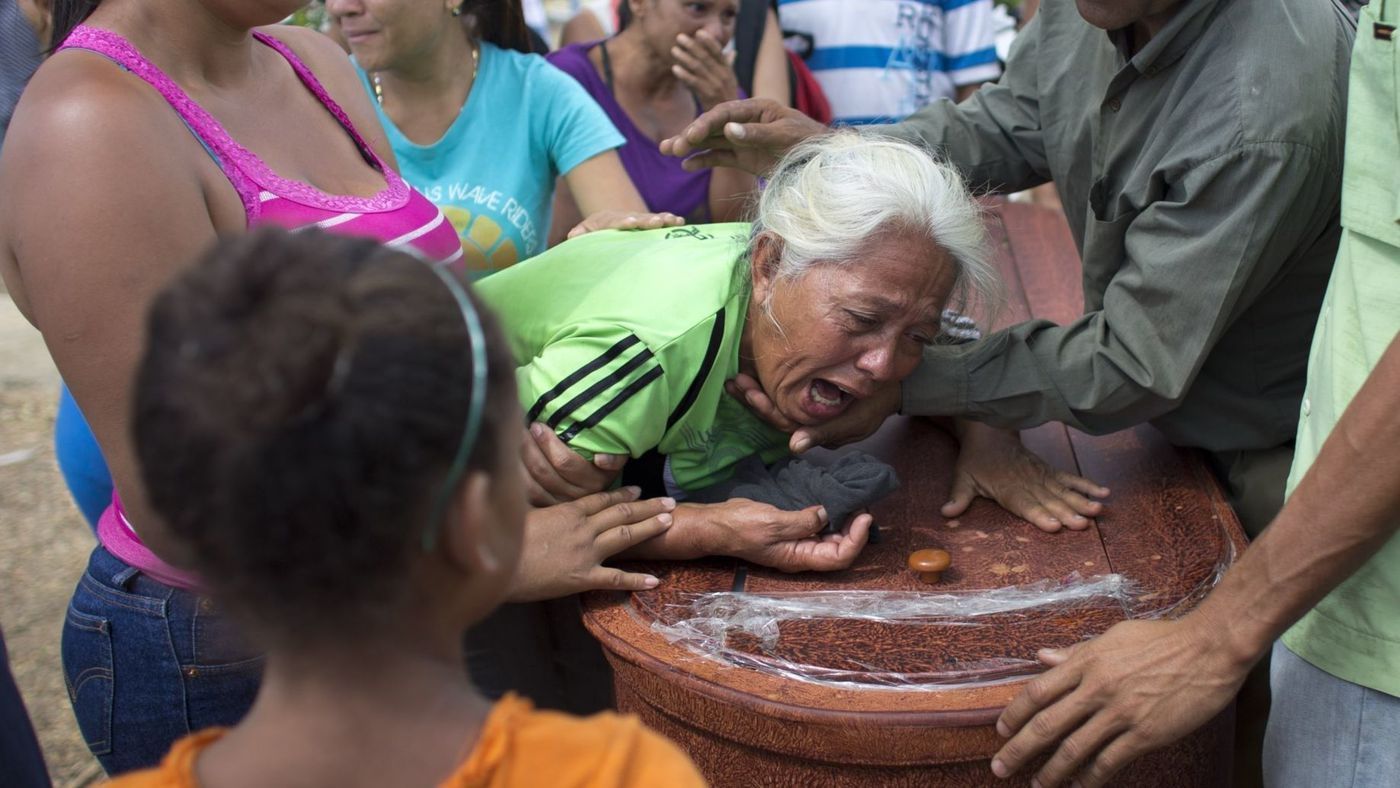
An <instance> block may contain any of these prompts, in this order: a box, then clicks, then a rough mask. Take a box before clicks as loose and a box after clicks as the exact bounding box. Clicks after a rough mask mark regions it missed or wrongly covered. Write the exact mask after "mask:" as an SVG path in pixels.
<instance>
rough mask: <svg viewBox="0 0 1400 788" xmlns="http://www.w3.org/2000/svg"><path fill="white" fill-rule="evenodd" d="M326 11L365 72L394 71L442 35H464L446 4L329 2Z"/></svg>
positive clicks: (434, 0)
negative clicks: (405, 60) (401, 63)
mask: <svg viewBox="0 0 1400 788" xmlns="http://www.w3.org/2000/svg"><path fill="white" fill-rule="evenodd" d="M326 11H327V12H328V13H329V14H330V15H331V18H332V19H334V20H335V21H336V23H338V24H339V25H340V32H341V35H342V36H343V37H344V39H345V43H346V44H348V45H349V47H350V54H352V55H354V56H355V60H356V61H358V62H359V64H360V67H361V68H363V69H364V70H366V71H383V70H386V69H392V68H394V67H395V66H396V65H397V64H398V63H400V62H402V61H403V60H404V59H405V58H411V57H413V56H414V55H415V54H418V53H422V52H426V51H429V50H431V48H432V47H433V46H434V44H435V43H436V39H437V38H438V37H440V36H443V35H461V34H462V33H461V30H460V20H459V19H458V18H457V17H453V16H452V11H451V4H449V3H448V2H446V0H327V1H326Z"/></svg>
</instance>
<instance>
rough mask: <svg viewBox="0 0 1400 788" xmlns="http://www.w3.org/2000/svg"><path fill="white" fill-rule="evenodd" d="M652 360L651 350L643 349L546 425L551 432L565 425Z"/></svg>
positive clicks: (568, 405)
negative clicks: (581, 409)
mask: <svg viewBox="0 0 1400 788" xmlns="http://www.w3.org/2000/svg"><path fill="white" fill-rule="evenodd" d="M650 359H651V349H650V348H642V352H640V353H638V354H637V355H635V356H633V357H632V358H630V359H628V361H627V363H626V364H623V365H622V366H620V367H618V368H617V369H616V370H614V371H613V372H611V373H609V374H607V375H606V376H604V377H603V379H602V380H599V381H598V382H596V383H594V384H593V385H591V386H589V387H588V388H586V389H584V390H583V391H582V392H581V393H580V394H579V395H578V396H576V397H574V398H573V399H571V400H569V401H568V402H566V403H564V404H563V405H561V406H560V407H559V409H558V410H556V411H554V415H553V416H550V417H549V421H547V422H545V423H546V424H548V425H549V428H550V429H551V430H552V429H557V428H558V427H559V425H560V424H561V423H563V421H564V419H566V418H568V417H570V416H572V415H573V414H574V411H577V410H578V409H579V408H580V407H582V406H583V405H584V404H585V403H587V402H589V401H590V400H592V399H593V398H594V397H596V396H598V395H599V394H602V393H603V392H604V391H607V390H608V389H610V388H612V387H613V386H616V385H617V384H619V383H621V382H622V381H624V380H626V379H627V376H628V375H631V374H632V373H633V372H634V371H635V370H636V369H637V367H640V366H641V365H642V364H645V363H646V362H647V361H648V360H650Z"/></svg>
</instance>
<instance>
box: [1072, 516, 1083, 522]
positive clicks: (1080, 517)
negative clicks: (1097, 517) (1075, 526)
mask: <svg viewBox="0 0 1400 788" xmlns="http://www.w3.org/2000/svg"><path fill="white" fill-rule="evenodd" d="M1074 521H1075V522H1076V523H1082V522H1084V515H1082V514H1076V515H1075V516H1074Z"/></svg>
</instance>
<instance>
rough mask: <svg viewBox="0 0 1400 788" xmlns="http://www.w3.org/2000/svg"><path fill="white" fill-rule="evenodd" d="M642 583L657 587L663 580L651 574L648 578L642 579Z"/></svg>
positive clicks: (648, 586)
mask: <svg viewBox="0 0 1400 788" xmlns="http://www.w3.org/2000/svg"><path fill="white" fill-rule="evenodd" d="M642 585H644V586H646V587H647V588H656V587H657V586H659V585H661V581H660V580H658V579H656V578H654V577H652V576H651V575H647V576H646V578H645V579H643V580H642Z"/></svg>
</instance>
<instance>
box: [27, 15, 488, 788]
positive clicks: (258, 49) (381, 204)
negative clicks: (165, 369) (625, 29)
mask: <svg viewBox="0 0 1400 788" xmlns="http://www.w3.org/2000/svg"><path fill="white" fill-rule="evenodd" d="M303 4H304V0H264V2H259V3H249V2H245V1H244V0H104V1H103V2H101V4H100V5H98V4H97V3H95V2H91V0H58V1H57V2H55V3H54V38H55V43H57V42H64V43H63V46H62V47H61V48H60V49H59V51H57V52H56V54H54V55H53V56H52V57H51V58H50V59H49V60H48V62H46V63H45V64H44V66H43V67H41V68H40V69H39V71H38V73H37V74H36V75H35V77H34V79H33V80H32V82H31V83H30V86H29V88H28V90H27V92H26V94H25V96H24V98H23V99H22V101H21V103H20V106H19V108H18V109H17V111H16V114H15V118H14V121H13V123H12V125H11V126H10V130H9V134H8V136H7V138H6V144H5V149H4V156H3V157H0V205H3V206H4V210H3V211H0V274H3V276H4V279H5V282H6V284H7V286H8V288H9V291H10V294H11V295H12V296H13V297H14V299H15V302H16V303H17V304H18V306H19V308H20V309H21V311H22V312H23V313H24V314H25V316H26V317H28V318H29V319H30V321H31V322H33V323H34V324H35V325H36V326H37V327H38V328H39V330H40V331H42V332H43V334H44V337H45V340H46V342H47V344H48V346H49V349H50V352H51V353H52V354H53V357H54V361H55V362H56V364H57V366H58V368H59V371H60V373H61V374H62V375H63V378H64V379H65V380H66V381H67V382H68V384H69V386H70V387H71V389H72V391H73V393H74V395H75V397H76V398H77V400H78V402H79V404H80V405H81V406H82V408H83V412H84V414H85V415H87V417H88V420H89V422H90V423H91V425H92V428H93V432H94V433H95V434H96V436H97V438H98V442H99V443H100V444H101V447H102V452H103V454H104V456H105V457H106V459H107V462H108V464H109V466H110V467H111V470H112V475H113V478H114V480H115V482H116V488H117V490H118V491H119V493H118V495H116V496H114V500H113V505H112V506H111V507H110V508H109V509H108V510H107V512H106V513H104V515H103V516H102V519H101V522H100V526H99V539H100V541H101V545H100V546H99V547H98V548H97V549H96V550H95V551H94V553H93V556H92V559H91V561H90V563H89V568H88V571H87V573H86V574H85V575H84V576H83V578H82V579H81V581H80V582H79V585H78V589H77V591H76V592H75V595H74V598H73V601H72V603H71V604H70V607H69V611H68V617H67V622H66V625H65V632H64V643H63V656H64V668H65V672H66V673H67V675H68V679H69V680H68V687H69V694H70V699H71V700H72V701H73V704H74V709H75V712H76V714H77V717H78V721H79V726H80V728H81V729H82V731H83V734H84V738H85V739H86V740H87V743H88V745H89V747H90V748H91V749H92V751H93V753H94V754H95V755H97V756H98V758H99V760H100V761H101V762H102V765H103V766H104V768H106V769H107V770H108V772H110V773H116V772H120V771H126V770H128V769H132V768H137V767H142V766H149V765H153V764H154V763H155V762H156V761H157V759H158V758H159V757H160V755H161V754H162V753H163V752H164V751H165V750H166V749H167V748H168V746H169V744H170V743H171V742H172V741H174V740H175V739H177V738H179V737H181V736H183V735H185V734H186V733H188V732H190V731H192V730H197V729H199V728H203V727H206V726H209V725H227V724H231V723H233V722H235V721H237V719H239V718H240V717H241V716H242V715H243V713H244V712H245V711H246V710H247V708H248V705H249V704H250V703H251V700H252V698H253V695H254V693H255V691H256V687H257V681H258V675H259V673H260V670H261V659H260V658H259V657H258V656H257V654H256V653H255V652H252V651H250V650H248V649H247V648H245V647H243V646H242V645H240V643H239V638H238V636H237V635H236V633H235V631H234V629H233V627H231V626H230V625H229V624H228V622H227V621H225V620H224V618H223V617H222V616H221V615H220V614H219V613H218V612H217V611H215V610H213V609H212V608H211V607H210V605H209V604H208V603H207V600H204V599H203V598H202V597H200V596H199V595H198V593H197V592H196V591H193V590H192V588H193V587H194V585H195V579H194V578H193V577H191V576H189V575H188V574H186V573H184V572H182V571H181V570H179V569H178V568H176V566H174V565H172V564H180V563H184V561H183V560H182V559H183V558H184V557H183V556H181V555H179V554H178V553H177V552H175V551H174V550H173V549H172V548H171V547H170V546H169V544H168V543H167V542H166V540H164V539H163V538H162V534H161V527H160V524H159V522H158V521H157V520H156V518H154V517H153V516H152V514H151V512H150V510H149V507H148V505H147V503H146V499H145V494H144V491H143V490H142V487H141V479H140V474H139V471H138V468H137V466H136V462H135V458H134V454H133V449H132V446H131V440H130V437H129V435H128V427H127V413H128V411H129V407H130V403H129V390H130V388H131V377H132V374H133V371H134V368H135V363H136V359H137V356H138V353H139V350H140V346H141V338H142V333H143V325H142V324H143V320H144V316H145V314H146V310H147V306H148V303H149V301H150V299H151V298H152V296H153V295H154V294H155V293H156V292H157V291H158V290H159V288H160V287H161V286H162V285H164V283H165V282H166V281H168V279H169V278H170V276H171V275H172V274H173V273H174V272H176V271H177V270H179V268H180V267H181V266H184V265H186V264H188V262H189V261H191V260H194V259H196V256H197V254H198V253H199V252H200V251H201V250H203V249H204V248H205V247H207V246H208V245H209V244H210V243H211V242H212V241H213V240H214V238H216V237H217V236H220V235H227V234H231V233H241V232H244V231H246V230H247V229H248V228H249V227H252V226H255V225H260V224H275V225H279V226H283V227H290V228H296V227H304V226H312V225H315V226H318V227H321V228H325V229H328V230H330V231H332V232H337V233H346V234H352V235H358V236H365V237H370V238H374V239H376V240H379V241H381V242H384V243H386V244H388V245H391V246H396V247H401V248H408V249H412V250H414V251H416V252H417V253H418V254H420V255H421V256H424V257H426V258H429V259H432V260H435V261H439V262H443V263H448V264H450V263H452V262H454V261H455V260H456V259H457V258H459V257H460V255H461V244H460V242H459V241H458V239H457V237H456V233H455V232H454V231H453V229H452V227H451V225H450V224H449V223H447V222H446V221H445V220H444V217H443V215H442V213H441V212H439V211H438V210H437V208H435V207H434V206H433V205H432V204H431V203H429V202H428V201H427V200H426V199H424V198H423V197H422V195H420V194H418V193H416V192H414V191H413V190H412V189H410V188H409V187H408V186H407V185H406V184H405V183H404V182H403V180H402V179H400V178H399V176H398V175H397V174H396V173H395V171H394V161H393V153H392V151H390V150H389V148H388V146H387V145H386V144H384V142H383V131H382V129H381V128H380V127H379V124H378V122H377V120H376V119H375V115H374V112H373V109H372V107H370V105H369V104H368V98H367V96H366V95H365V94H364V92H363V91H362V90H361V89H360V86H359V83H358V78H357V76H356V74H355V72H354V70H353V69H352V67H351V66H350V63H349V61H348V60H347V59H346V57H345V55H344V53H343V52H342V51H340V50H339V49H338V48H337V47H336V46H335V45H334V44H333V43H331V42H330V41H329V40H328V39H325V38H323V37H321V36H320V35H319V34H317V33H314V32H312V31H308V30H301V29H295V28H282V27H278V28H274V29H268V30H266V31H260V30H255V29H254V28H255V27H256V26H259V25H270V24H274V23H276V22H277V21H279V20H280V19H281V18H283V17H285V16H286V15H287V14H290V13H291V12H292V11H294V10H296V9H297V8H298V7H300V6H301V5H303ZM94 6H96V8H95V9H94ZM89 14H90V15H89ZM85 16H86V19H84V17H85ZM80 23H81V24H80Z"/></svg>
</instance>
